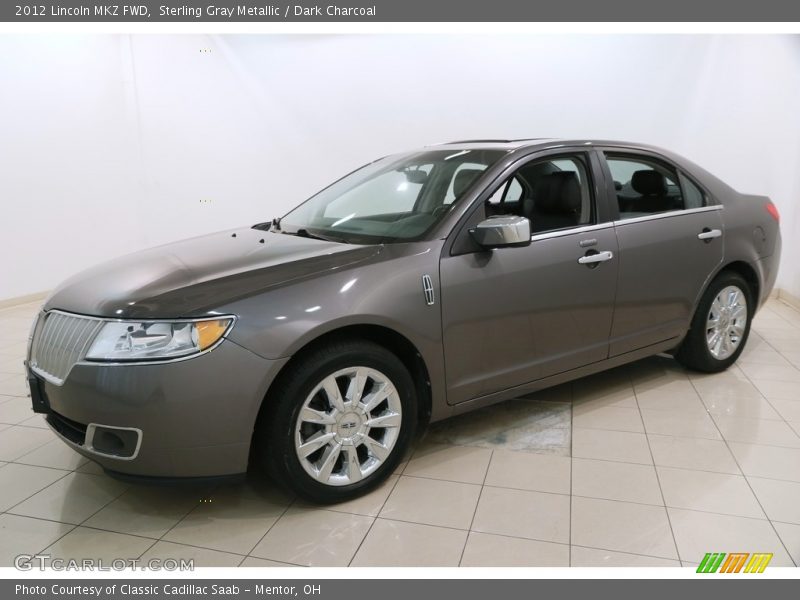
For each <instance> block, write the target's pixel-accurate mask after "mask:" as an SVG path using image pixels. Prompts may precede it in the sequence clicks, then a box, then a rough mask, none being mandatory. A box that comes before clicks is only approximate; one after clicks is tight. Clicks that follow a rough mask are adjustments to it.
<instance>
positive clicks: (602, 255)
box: [578, 250, 614, 265]
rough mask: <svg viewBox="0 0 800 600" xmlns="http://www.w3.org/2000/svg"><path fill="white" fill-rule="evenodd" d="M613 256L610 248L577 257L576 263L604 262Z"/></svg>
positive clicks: (591, 263)
mask: <svg viewBox="0 0 800 600" xmlns="http://www.w3.org/2000/svg"><path fill="white" fill-rule="evenodd" d="M612 258H614V253H613V252H611V251H610V250H605V251H604V252H596V253H595V254H586V255H584V256H581V257H580V258H579V259H578V263H580V264H582V265H593V264H595V263H601V262H606V261H607V260H611V259H612Z"/></svg>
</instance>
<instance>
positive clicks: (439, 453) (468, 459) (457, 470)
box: [403, 443, 492, 484]
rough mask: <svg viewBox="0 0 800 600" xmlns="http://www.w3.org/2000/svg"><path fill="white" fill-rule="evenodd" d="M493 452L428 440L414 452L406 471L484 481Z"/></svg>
mask: <svg viewBox="0 0 800 600" xmlns="http://www.w3.org/2000/svg"><path fill="white" fill-rule="evenodd" d="M491 456H492V451H491V450H489V449H488V448H478V447H475V446H451V445H448V444H436V443H427V444H423V445H422V446H421V447H420V448H418V449H417V450H416V451H415V452H414V455H413V456H412V457H411V460H410V461H409V462H408V464H407V465H406V468H405V470H404V471H403V474H404V475H411V476H415V477H428V478H431V479H444V480H448V481H457V482H460V483H477V484H481V483H483V479H484V477H486V470H487V469H488V467H489V459H490V458H491Z"/></svg>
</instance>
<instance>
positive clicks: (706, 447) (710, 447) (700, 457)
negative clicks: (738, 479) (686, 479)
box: [647, 435, 741, 475]
mask: <svg viewBox="0 0 800 600" xmlns="http://www.w3.org/2000/svg"><path fill="white" fill-rule="evenodd" d="M647 437H648V439H649V440H650V449H651V450H652V451H653V459H654V460H655V463H656V465H659V466H662V467H679V468H683V469H696V470H698V471H714V472H716V473H732V474H735V475H738V474H740V473H741V471H740V470H739V466H738V465H737V464H736V460H734V458H733V455H732V454H731V452H730V450H728V445H727V444H726V443H725V442H724V441H722V440H704V439H701V438H685V437H674V436H668V435H648V436H647Z"/></svg>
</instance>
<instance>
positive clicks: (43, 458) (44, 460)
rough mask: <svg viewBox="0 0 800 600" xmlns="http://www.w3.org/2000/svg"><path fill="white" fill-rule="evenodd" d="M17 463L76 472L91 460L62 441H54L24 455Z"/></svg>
mask: <svg viewBox="0 0 800 600" xmlns="http://www.w3.org/2000/svg"><path fill="white" fill-rule="evenodd" d="M15 462H18V463H21V464H24V465H35V466H39V467H50V468H52V469H64V470H67V471H74V470H75V469H78V468H79V467H82V466H83V465H85V464H86V463H88V462H89V459H87V458H84V457H83V456H81V455H80V454H78V453H77V452H75V450H73V449H72V448H70V447H69V446H67V444H66V443H65V442H62V441H61V440H60V439H54V440H53V441H51V442H48V443H46V444H45V445H44V446H39V447H38V448H36V450H32V451H31V452H28V453H27V454H24V455H23V456H21V457H19V458H18V459H17V460H16V461H15Z"/></svg>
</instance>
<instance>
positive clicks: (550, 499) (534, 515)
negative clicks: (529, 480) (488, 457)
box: [472, 486, 569, 543]
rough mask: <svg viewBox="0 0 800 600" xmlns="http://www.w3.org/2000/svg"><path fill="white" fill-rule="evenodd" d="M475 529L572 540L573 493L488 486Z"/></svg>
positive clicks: (518, 535) (537, 537)
mask: <svg viewBox="0 0 800 600" xmlns="http://www.w3.org/2000/svg"><path fill="white" fill-rule="evenodd" d="M472 530H473V531H479V532H483V533H494V534H497V535H507V536H516V537H525V538H530V539H536V540H541V541H545V542H560V543H569V496H564V495H561V494H545V493H541V492H529V491H524V490H512V489H506V488H494V487H488V486H487V487H484V488H483V492H482V493H481V499H480V502H479V503H478V510H477V511H476V512H475V520H474V521H473V523H472Z"/></svg>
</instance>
